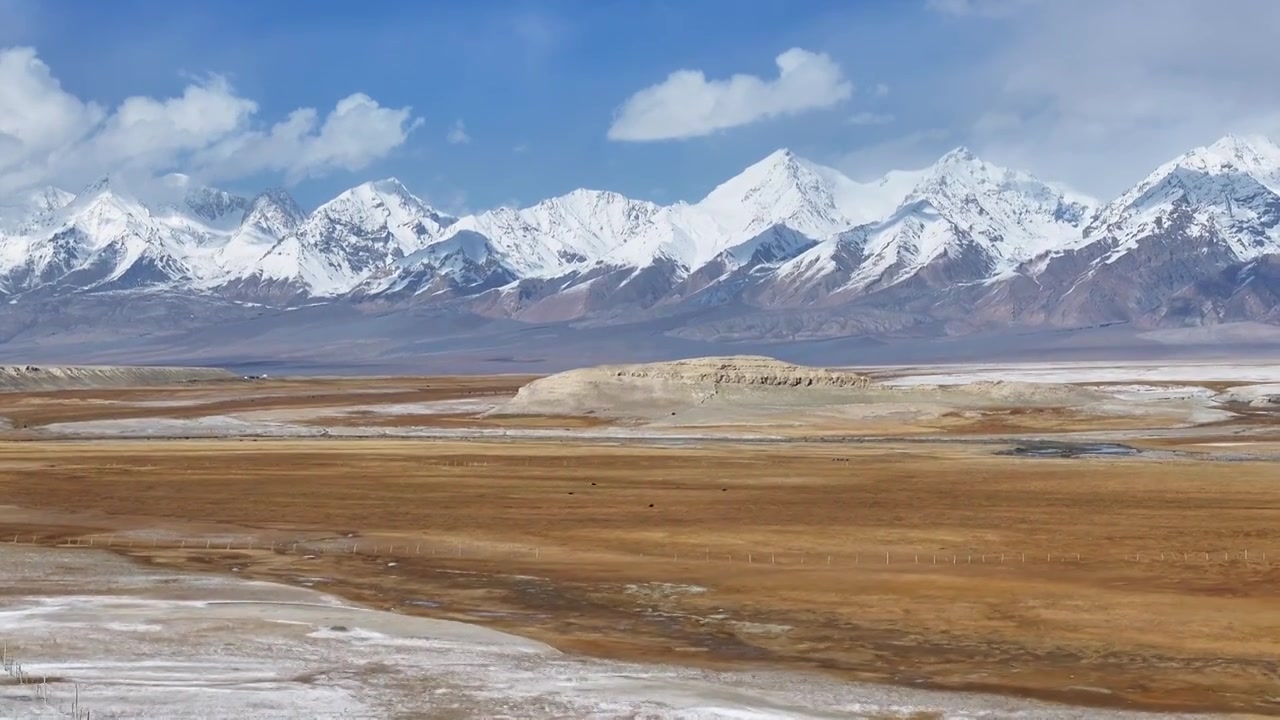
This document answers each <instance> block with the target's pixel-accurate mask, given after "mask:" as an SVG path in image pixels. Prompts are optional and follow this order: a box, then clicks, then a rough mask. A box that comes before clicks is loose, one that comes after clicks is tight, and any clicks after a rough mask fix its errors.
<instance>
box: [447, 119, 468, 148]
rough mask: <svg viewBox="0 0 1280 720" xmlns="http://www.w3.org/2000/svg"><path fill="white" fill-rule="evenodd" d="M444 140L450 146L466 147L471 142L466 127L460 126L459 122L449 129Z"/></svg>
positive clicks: (460, 122)
mask: <svg viewBox="0 0 1280 720" xmlns="http://www.w3.org/2000/svg"><path fill="white" fill-rule="evenodd" d="M445 140H448V141H449V144H450V145H466V144H467V143H469V142H471V136H470V135H468V134H467V126H466V125H463V124H462V121H461V120H457V121H455V122H454V123H453V127H451V128H449V134H448V135H446V136H445Z"/></svg>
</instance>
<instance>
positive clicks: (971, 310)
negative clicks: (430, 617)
mask: <svg viewBox="0 0 1280 720" xmlns="http://www.w3.org/2000/svg"><path fill="white" fill-rule="evenodd" d="M143 195H145V197H142V196H139V195H136V194H134V193H131V192H130V191H129V189H128V188H126V187H121V186H120V185H119V183H117V182H115V181H113V180H112V179H104V180H101V181H99V182H96V183H94V184H92V185H90V186H89V187H87V188H84V189H83V190H81V191H80V192H78V193H76V194H74V195H73V194H71V193H68V192H65V191H63V190H60V189H56V188H44V189H39V190H35V191H31V192H27V193H24V194H20V195H18V196H16V197H9V198H3V199H0V298H2V299H3V300H4V301H5V302H6V303H7V306H8V307H10V308H11V312H14V311H16V310H17V308H21V307H23V306H24V305H25V306H35V307H44V308H55V307H61V308H70V307H88V306H92V307H97V308H99V309H101V308H102V307H104V306H110V305H120V303H126V304H128V303H131V304H132V305H130V306H132V307H142V306H148V304H149V306H156V307H161V306H166V304H169V305H172V304H174V303H177V304H179V305H180V306H181V307H182V308H184V310H183V312H184V313H186V314H187V316H189V318H190V323H209V322H216V319H217V316H218V313H219V312H220V310H219V308H221V309H227V308H244V307H255V308H258V309H259V311H261V312H280V313H284V312H289V311H291V310H293V309H297V308H302V307H307V308H314V307H315V306H332V307H334V308H341V309H342V310H343V311H344V312H352V311H355V312H359V313H364V314H366V315H377V314H385V313H392V312H396V311H399V310H405V309H419V310H420V309H422V308H426V307H429V308H432V309H433V310H435V311H441V312H445V313H450V314H456V315H457V316H458V317H462V318H466V317H471V318H477V319H479V320H484V321H486V322H489V321H493V320H495V319H498V320H506V321H509V320H515V321H521V322H522V323H535V324H536V323H568V324H572V325H576V326H580V327H601V326H621V325H634V324H637V323H640V324H644V323H648V326H649V327H653V328H659V330H656V331H655V332H661V333H663V334H665V335H667V336H673V337H677V338H682V339H685V340H695V341H717V342H723V341H779V340H806V339H823V338H835V337H850V336H872V337H895V336H898V337H915V338H920V337H935V336H944V335H964V334H969V333H978V332H981V331H983V330H985V329H992V328H1006V329H1007V328H1009V327H1010V326H1013V327H1023V326H1025V327H1028V328H1079V327H1090V326H1098V325H1106V324H1113V323H1128V324H1131V325H1133V326H1135V327H1138V328H1160V327H1181V326H1188V325H1207V324H1217V323H1228V322H1237V321H1260V322H1268V323H1270V322H1280V148H1278V147H1277V146H1276V145H1274V144H1273V143H1271V142H1270V141H1269V140H1267V139H1265V138H1260V137H1248V138H1242V137H1235V136H1229V137H1226V138H1223V139H1222V140H1219V141H1218V142H1216V143H1214V144H1212V145H1209V146H1207V147H1201V148H1196V149H1194V150H1192V151H1191V152H1188V153H1186V154H1185V155H1182V156H1180V157H1178V158H1176V159H1174V160H1172V161H1170V162H1169V163H1167V164H1165V165H1162V166H1161V167H1159V168H1157V169H1156V170H1155V171H1154V172H1153V173H1152V174H1151V175H1150V176H1148V177H1147V178H1145V179H1144V180H1142V181H1141V182H1140V183H1138V184H1137V185H1136V186H1134V187H1133V188H1132V189H1131V190H1129V191H1128V192H1126V193H1124V194H1123V195H1121V196H1120V197H1119V198H1117V199H1115V200H1113V201H1111V202H1110V203H1107V204H1100V203H1098V202H1096V201H1094V200H1093V199H1091V198H1088V197H1084V196H1081V195H1078V194H1075V193H1073V192H1071V191H1070V190H1068V189H1066V188H1063V187H1060V186H1056V185H1054V184H1052V183H1048V182H1042V181H1040V180H1038V179H1036V178H1034V177H1032V176H1031V175H1029V174H1027V173H1023V172H1019V171H1016V170H1009V169H1005V168H1001V167H997V166H995V165H992V164H990V163H988V162H985V161H983V160H982V159H980V158H978V157H976V156H975V155H974V154H973V153H971V152H969V151H968V150H965V149H963V148H961V149H957V150H954V151H952V152H950V153H948V154H947V155H945V156H944V157H942V158H941V159H940V160H938V161H937V162H936V163H935V164H934V165H933V166H931V167H929V168H926V169H924V170H919V171H911V172H892V173H890V174H889V175H887V176H885V177H884V178H882V179H880V180H878V181H875V182H868V183H860V182H855V181H853V180H850V179H849V178H847V177H845V176H844V175H842V174H840V173H839V172H837V171H835V170H833V169H831V168H827V167H823V166H821V165H817V164H815V163H812V162H809V161H807V160H805V159H803V158H800V157H797V156H796V155H794V154H793V153H791V152H790V151H787V150H779V151H777V152H775V153H773V154H771V155H769V156H768V157H766V158H764V159H763V160H761V161H760V162H758V163H756V164H754V165H752V166H751V167H749V168H747V169H746V170H745V171H743V172H742V173H741V174H740V175H738V176H737V177H734V178H732V179H730V180H728V181H727V182H725V183H723V184H722V185H720V186H719V187H716V188H715V189H714V190H712V191H711V192H710V193H709V194H708V195H707V196H706V197H705V198H703V199H702V200H700V201H698V202H696V203H683V202H682V203H676V204H674V205H665V206H664V205H657V204H654V203H652V202H647V201H642V200H633V199H631V198H627V197H624V196H622V195H619V194H617V193H613V192H607V191H597V190H575V191H573V192H571V193H569V194H567V195H563V196H561V197H556V198H551V199H548V200H544V201H542V202H540V203H538V204H536V205H534V206H532V207H527V208H522V209H514V208H499V209H496V210H491V211H488V212H484V213H481V214H478V215H469V216H466V217H462V218H455V217H451V216H449V215H447V214H445V213H442V212H439V211H437V210H434V209H432V208H431V207H429V206H428V205H427V204H426V203H424V202H423V201H422V200H420V199H419V198H417V197H415V196H414V195H413V194H412V193H410V192H409V191H408V190H406V189H405V188H404V186H402V185H401V184H400V183H399V182H397V181H396V180H382V181H378V182H369V183H365V184H363V185H359V186H357V187H354V188H352V189H350V190H347V191H346V192H344V193H342V194H341V195H339V196H337V197H336V198H334V199H332V200H330V201H329V202H327V203H325V204H323V205H321V206H320V207H318V208H316V209H315V210H314V211H312V212H310V213H308V212H305V211H303V210H302V209H301V208H299V207H298V205H297V203H295V202H294V201H293V199H292V198H290V196H289V195H288V193H286V192H284V191H282V190H270V191H267V192H264V193H262V194H260V195H258V196H256V197H253V198H248V197H240V196H237V195H234V194H231V193H228V192H224V191H221V190H216V189H211V188H206V187H200V186H198V185H197V184H195V183H194V182H193V181H191V180H190V179H188V178H186V177H184V176H180V175H173V176H169V177H166V178H165V179H164V181H163V183H162V187H161V188H160V190H159V191H157V190H155V189H152V190H150V191H148V193H143ZM153 196H154V197H153ZM121 307H124V306H121ZM198 307H204V308H206V311H204V312H195V311H193V310H191V308H198ZM48 312H52V311H48ZM62 312H70V311H69V310H63V311H62ZM112 317H114V318H115V319H114V320H111V321H109V322H117V323H121V324H123V323H127V322H129V313H127V312H124V313H119V314H117V315H114V316H112ZM175 322H176V321H175ZM32 323H35V324H38V322H36V321H34V320H31V321H28V322H27V326H28V329H29V326H30V325H31V324H32ZM100 329H101V328H100ZM10 332H12V331H10ZM421 332H422V334H423V335H424V336H426V335H430V333H431V332H432V330H431V329H430V328H423V329H422V330H421Z"/></svg>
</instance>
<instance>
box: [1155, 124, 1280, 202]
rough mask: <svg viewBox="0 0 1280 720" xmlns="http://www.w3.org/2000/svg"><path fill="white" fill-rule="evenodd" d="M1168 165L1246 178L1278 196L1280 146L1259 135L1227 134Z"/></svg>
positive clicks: (1279, 188)
mask: <svg viewBox="0 0 1280 720" xmlns="http://www.w3.org/2000/svg"><path fill="white" fill-rule="evenodd" d="M1170 164H1171V165H1173V166H1176V167H1181V168H1186V169H1190V170H1199V171H1202V172H1205V173H1208V174H1210V175H1222V174H1229V173H1240V174H1244V175H1248V176H1249V177H1252V178H1253V179H1254V180H1257V181H1258V182H1260V183H1262V184H1263V185H1264V186H1266V187H1267V188H1268V189H1270V190H1271V191H1272V192H1275V193H1280V147H1277V146H1276V144H1275V143H1273V142H1271V140H1269V139H1268V138H1266V137H1263V136H1261V135H1227V136H1226V137H1224V138H1221V139H1220V140H1218V141H1217V142H1215V143H1213V144H1212V145H1208V146H1205V147H1200V148H1196V149H1194V150H1192V151H1191V152H1189V153H1187V154H1185V155H1183V156H1182V157H1180V158H1178V159H1176V160H1174V161H1173V163H1170ZM1168 167H1169V166H1168V165H1166V166H1164V167H1162V168H1161V169H1162V170H1163V169H1165V168H1168ZM1156 172H1157V173H1158V172H1160V171H1159V170H1157V171H1156Z"/></svg>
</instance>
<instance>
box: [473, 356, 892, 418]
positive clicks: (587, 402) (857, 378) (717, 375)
mask: <svg viewBox="0 0 1280 720" xmlns="http://www.w3.org/2000/svg"><path fill="white" fill-rule="evenodd" d="M873 387H876V383H874V382H873V381H872V380H870V379H869V378H867V377H866V376H863V375H858V374H856V373H846V372H836V371H832V370H826V369H823V368H814V367H805V366H802V365H792V364H789V363H785V362H782V361H780V360H775V359H773V358H767V357H755V356H745V357H741V356H740V357H706V358H693V359H689V360H676V361H673V362H656V363H645V364H636V365H603V366H600V367H590V368H580V369H578V370H569V371H567V372H562V373H557V374H555V375H550V376H548V377H544V378H541V379H538V380H535V381H533V382H531V383H529V384H528V385H525V386H524V387H522V388H520V391H519V392H517V393H516V396H515V397H514V398H512V399H511V401H510V402H508V403H506V404H505V405H503V406H502V407H499V408H496V409H495V410H493V411H492V412H493V414H494V415H522V414H532V415H599V416H606V417H628V418H649V419H657V418H659V417H669V416H671V415H673V414H678V413H681V412H684V411H686V410H688V409H690V408H693V407H698V406H702V407H706V404H707V403H709V402H712V401H713V400H714V401H715V402H716V403H720V402H729V401H732V402H738V403H743V402H745V403H746V404H747V405H751V404H753V403H757V402H760V401H761V400H765V399H766V398H768V399H771V400H769V402H779V401H783V402H785V401H786V400H788V399H800V398H802V397H803V398H809V399H812V398H813V396H814V393H815V392H816V393H821V392H822V391H824V390H828V391H844V390H862V389H869V388H873ZM731 398H732V400H731Z"/></svg>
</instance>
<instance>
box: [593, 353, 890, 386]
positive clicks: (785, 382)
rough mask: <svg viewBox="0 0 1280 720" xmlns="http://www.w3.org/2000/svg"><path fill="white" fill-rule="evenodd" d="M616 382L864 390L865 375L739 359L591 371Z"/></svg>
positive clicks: (769, 360) (755, 358)
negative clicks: (628, 380)
mask: <svg viewBox="0 0 1280 720" xmlns="http://www.w3.org/2000/svg"><path fill="white" fill-rule="evenodd" d="M595 369H596V370H597V371H605V372H607V373H609V374H611V375H613V376H614V377H618V378H637V379H654V380H670V381H676V382H684V383H691V384H701V383H708V384H714V385H746V386H765V387H833V388H866V387H870V386H871V385H873V384H874V383H873V381H872V380H871V379H870V378H868V377H867V376H865V375H859V374H857V373H849V372H838V371H834V370H828V369H826V368H817V367H807V366H804V365H792V364H791V363H786V362H782V361H781V360H776V359H774V358H770V357H763V356H754V355H740V356H728V357H703V358H690V359H687V360H674V361H671V362H656V363H643V364H635V365H613V366H602V367H600V368H595Z"/></svg>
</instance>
